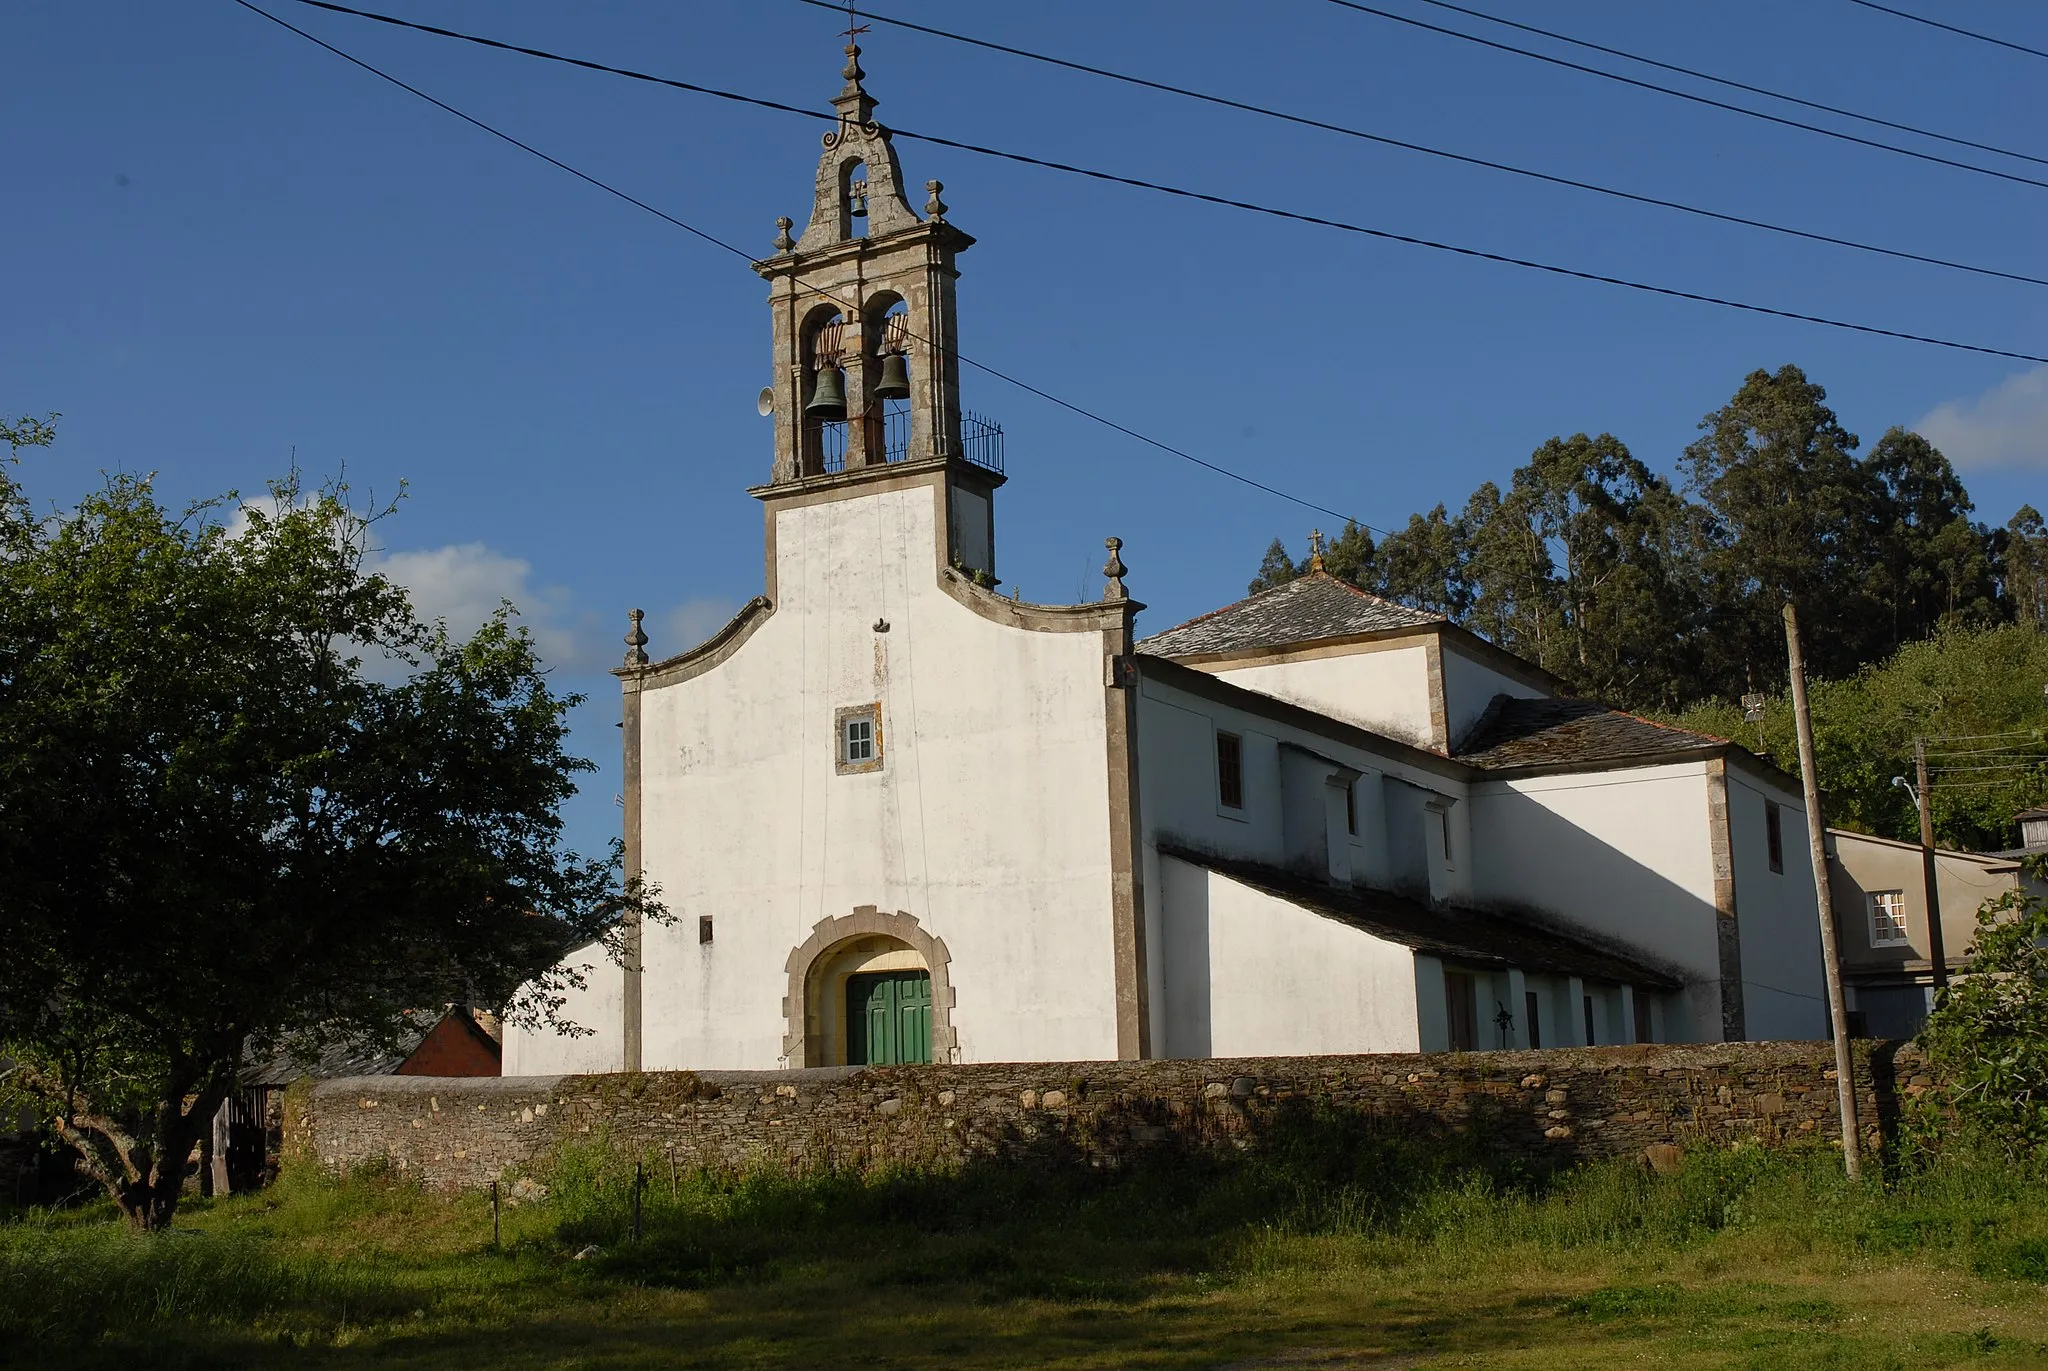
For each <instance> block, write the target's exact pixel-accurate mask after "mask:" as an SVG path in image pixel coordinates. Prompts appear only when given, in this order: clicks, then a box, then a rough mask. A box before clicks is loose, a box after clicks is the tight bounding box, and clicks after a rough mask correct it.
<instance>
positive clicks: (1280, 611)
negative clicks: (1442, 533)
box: [1138, 571, 1449, 657]
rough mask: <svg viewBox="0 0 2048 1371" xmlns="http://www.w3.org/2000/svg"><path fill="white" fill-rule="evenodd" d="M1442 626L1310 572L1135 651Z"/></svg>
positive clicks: (1163, 652)
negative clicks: (1429, 625)
mask: <svg viewBox="0 0 2048 1371" xmlns="http://www.w3.org/2000/svg"><path fill="white" fill-rule="evenodd" d="M1447 622H1449V621H1448V620H1446V619H1445V618H1444V616H1443V615H1441V614H1431V613H1429V612H1427V611H1426V610H1420V609H1410V608H1409V607H1408V606H1406V605H1399V604H1395V603H1394V602H1393V601H1392V600H1383V599H1381V598H1380V597H1379V596H1377V595H1368V594H1367V593H1366V592H1365V591H1362V590H1360V589H1358V588H1357V587H1356V586H1353V585H1350V584H1348V583H1347V582H1344V581H1340V580H1338V579H1337V578H1336V577H1335V576H1332V575H1330V574H1329V573H1328V572H1326V571H1311V572H1309V573H1308V574H1307V575H1304V576H1299V577H1296V578H1295V579H1294V580H1292V581H1289V582H1287V583H1286V584H1284V585H1278V586H1274V587H1273V588H1272V589H1270V590H1262V591H1260V592H1259V593H1258V594H1256V595H1252V596H1248V597H1247V598H1245V599H1242V600H1239V601H1238V602H1237V603H1236V604H1233V605H1225V606H1224V607H1223V608H1221V609H1212V610H1210V611H1209V612H1208V613H1207V614H1203V615H1199V616H1197V617H1195V618H1193V619H1190V620H1188V621H1187V622H1186V623H1184V624H1181V625H1179V626H1178V627H1175V628H1169V629H1167V630H1166V631H1165V632H1164V633H1155V634H1153V635H1152V636H1151V637H1149V638H1146V639H1143V640H1142V641H1140V642H1139V643H1138V649H1139V651H1141V652H1148V653H1151V654H1152V655H1154V656H1157V657H1201V656H1208V655H1210V654H1217V653H1230V652H1248V651H1253V650H1256V649H1258V648H1268V647H1285V646H1287V645H1288V644H1291V643H1306V642H1314V641H1316V640H1318V639H1322V638H1349V637H1354V636H1356V635H1359V634H1365V633H1384V632H1386V631H1387V630H1389V629H1402V628H1420V627H1423V626H1424V625H1427V624H1441V623H1447Z"/></svg>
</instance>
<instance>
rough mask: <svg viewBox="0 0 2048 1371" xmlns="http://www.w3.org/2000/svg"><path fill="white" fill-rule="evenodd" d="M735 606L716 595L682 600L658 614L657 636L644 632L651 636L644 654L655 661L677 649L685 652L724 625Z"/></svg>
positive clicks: (730, 616) (734, 612) (737, 608)
mask: <svg viewBox="0 0 2048 1371" xmlns="http://www.w3.org/2000/svg"><path fill="white" fill-rule="evenodd" d="M739 608H740V607H739V606H738V605H736V604H734V603H733V602H732V601H730V600H725V599H720V598H718V597H716V596H711V597H706V598H699V599H690V600H685V601H683V602H682V603H681V604H679V605H677V606H676V607H675V608H673V609H671V610H669V611H668V613H666V614H664V615H662V616H661V618H660V620H659V621H658V622H659V625H660V630H661V634H662V636H661V637H659V638H655V636H654V634H653V633H649V634H648V635H647V636H648V637H649V638H651V639H654V641H652V642H650V643H648V644H647V654H648V655H649V656H650V657H653V658H654V659H655V660H656V661H659V660H660V659H661V658H663V657H673V656H675V655H676V654H677V653H678V652H688V651H689V650H690V649H691V648H693V647H695V646H697V644H699V643H701V642H703V641H704V640H705V639H706V638H709V637H710V636H711V635H712V634H714V633H716V632H718V630H719V629H721V628H724V627H725V625H726V622H727V621H728V620H730V619H731V618H732V616H733V615H735V614H737V613H738V612H739Z"/></svg>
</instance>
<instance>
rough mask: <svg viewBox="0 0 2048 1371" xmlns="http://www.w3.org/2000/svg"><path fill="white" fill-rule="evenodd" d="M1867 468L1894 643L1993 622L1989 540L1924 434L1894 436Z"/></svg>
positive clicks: (1892, 432) (1880, 443) (1881, 443)
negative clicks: (1875, 494) (1947, 627)
mask: <svg viewBox="0 0 2048 1371" xmlns="http://www.w3.org/2000/svg"><path fill="white" fill-rule="evenodd" d="M1863 465H1864V468H1865V469H1866V470H1867V471H1869V472H1870V474H1871V475H1872V477H1873V478H1874V479H1875V481H1876V483H1877V487H1878V490H1879V492H1880V493H1881V497H1882V500H1883V514H1882V520H1883V525H1884V526H1883V528H1882V529H1881V530H1880V532H1881V534H1882V537H1883V551H1882V557H1883V572H1884V578H1885V582H1886V584H1885V585H1884V588H1883V594H1884V598H1885V599H1886V600H1887V601H1888V602H1889V603H1890V606H1891V611H1892V629H1891V637H1892V641H1893V642H1895V643H1897V642H1910V641H1911V640H1913V639H1915V638H1921V637H1925V636H1926V635H1927V634H1929V633H1931V632H1933V631H1934V629H1935V628H1937V627H1938V626H1940V625H1942V624H1966V623H1984V622H1988V621H1990V620H1992V619H1993V618H1994V617H1995V616H1996V613H1997V608H1996V599H1997V594H1996V587H1995V585H1994V584H1993V580H1992V568H1991V561H1990V558H1989V556H1988V555H1987V533H1986V530H1984V529H1982V528H1979V527H1978V526H1976V525H1975V524H1973V523H1971V522H1970V511H1971V510H1972V509H1973V508H1974V506H1973V505H1972V504H1971V502H1970V495H1969V492H1968V491H1966V490H1964V489H1963V483H1962V480H1961V478H1959V477H1958V476H1957V475H1956V472H1955V468H1954V467H1952V466H1950V465H1949V460H1948V458H1946V457H1944V456H1942V454H1941V451H1940V449H1938V448H1936V447H1935V446H1934V444H1932V443H1930V442H1928V441H1927V440H1926V439H1925V438H1923V437H1921V436H1920V435H1919V434H1917V433H1910V432H1908V431H1906V430H1905V429H1902V428H1892V429H1889V430H1887V431H1886V433H1885V435H1884V437H1882V438H1880V439H1878V440H1877V445H1876V446H1875V447H1873V448H1872V449H1871V450H1870V456H1869V457H1867V458H1865V459H1864V463H1863Z"/></svg>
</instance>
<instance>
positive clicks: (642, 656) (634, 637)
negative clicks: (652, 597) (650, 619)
mask: <svg viewBox="0 0 2048 1371" xmlns="http://www.w3.org/2000/svg"><path fill="white" fill-rule="evenodd" d="M626 617H627V618H629V619H631V620H632V621H633V627H632V628H631V630H629V631H628V632H627V634H626V665H627V666H646V665H647V635H646V634H645V633H644V632H642V631H641V628H640V621H641V620H642V619H645V618H646V617H647V611H646V610H644V609H633V610H628V611H626Z"/></svg>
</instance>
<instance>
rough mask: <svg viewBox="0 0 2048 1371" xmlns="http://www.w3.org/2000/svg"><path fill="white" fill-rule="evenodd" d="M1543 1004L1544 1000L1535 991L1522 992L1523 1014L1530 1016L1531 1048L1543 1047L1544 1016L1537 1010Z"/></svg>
mask: <svg viewBox="0 0 2048 1371" xmlns="http://www.w3.org/2000/svg"><path fill="white" fill-rule="evenodd" d="M1541 1003H1543V1001H1542V998H1541V997H1540V996H1538V995H1537V993H1536V992H1535V991H1533V990H1525V991H1523V992H1522V1012H1523V1013H1524V1014H1527V1015H1528V1016H1529V1046H1531V1047H1541V1046H1543V1016H1542V1015H1541V1014H1540V1013H1538V1012H1537V1009H1536V1007H1537V1006H1538V1005H1539V1004H1541Z"/></svg>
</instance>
